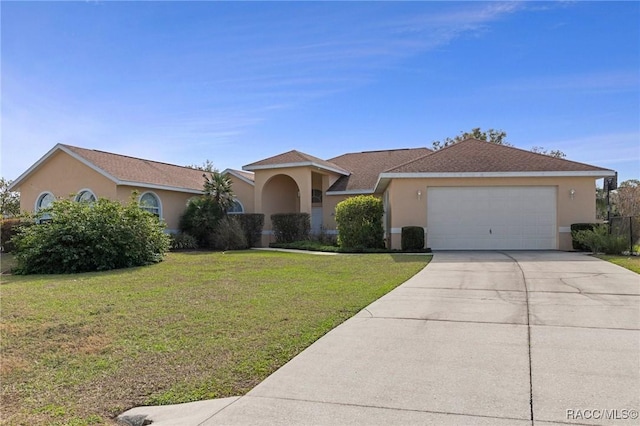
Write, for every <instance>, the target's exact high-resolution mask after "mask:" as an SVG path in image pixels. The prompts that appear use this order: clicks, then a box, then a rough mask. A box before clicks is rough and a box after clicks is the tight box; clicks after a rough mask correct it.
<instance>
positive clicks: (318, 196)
mask: <svg viewBox="0 0 640 426" xmlns="http://www.w3.org/2000/svg"><path fill="white" fill-rule="evenodd" d="M311 202H312V203H322V190H321V189H312V190H311Z"/></svg>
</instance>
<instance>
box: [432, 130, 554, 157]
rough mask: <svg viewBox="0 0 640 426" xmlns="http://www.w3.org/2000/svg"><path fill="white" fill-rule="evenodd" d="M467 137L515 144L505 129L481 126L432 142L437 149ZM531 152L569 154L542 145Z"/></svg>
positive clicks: (435, 149)
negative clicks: (510, 140)
mask: <svg viewBox="0 0 640 426" xmlns="http://www.w3.org/2000/svg"><path fill="white" fill-rule="evenodd" d="M465 139H478V140H481V141H485V142H491V143H495V144H497V145H504V146H513V145H512V144H510V143H509V142H507V132H505V131H504V130H496V129H489V130H487V131H483V130H482V129H481V128H480V127H474V128H473V129H471V131H469V132H460V134H459V135H458V136H456V137H454V138H446V139H445V140H443V141H433V142H432V143H431V145H432V147H433V150H434V151H437V150H439V149H442V148H444V147H447V146H450V145H453V144H456V143H458V142H462V141H463V140H465ZM531 152H535V153H538V154H544V155H548V156H550V157H555V158H565V157H566V156H567V155H566V154H565V153H564V152H562V151H560V150H557V149H552V150H547V149H545V148H544V147H542V146H534V147H533V148H531Z"/></svg>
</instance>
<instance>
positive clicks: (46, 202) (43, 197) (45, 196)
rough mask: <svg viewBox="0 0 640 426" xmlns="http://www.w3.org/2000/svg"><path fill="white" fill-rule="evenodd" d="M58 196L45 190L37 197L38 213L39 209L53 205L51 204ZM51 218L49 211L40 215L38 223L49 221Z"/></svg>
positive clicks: (36, 209)
mask: <svg viewBox="0 0 640 426" xmlns="http://www.w3.org/2000/svg"><path fill="white" fill-rule="evenodd" d="M55 199H56V197H54V195H53V194H52V193H50V192H43V193H42V194H40V195H39V196H38V198H36V208H35V211H36V213H37V212H38V211H39V210H42V209H46V208H47V207H51V204H52V203H53V202H54V201H55ZM50 220H51V215H50V214H49V213H46V214H42V215H40V216H39V217H38V223H42V222H48V221H50Z"/></svg>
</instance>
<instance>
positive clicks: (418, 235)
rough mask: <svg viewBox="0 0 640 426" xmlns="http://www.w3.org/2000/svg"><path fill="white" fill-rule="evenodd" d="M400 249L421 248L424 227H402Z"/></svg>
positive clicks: (422, 245) (422, 246)
mask: <svg viewBox="0 0 640 426" xmlns="http://www.w3.org/2000/svg"><path fill="white" fill-rule="evenodd" d="M401 241H402V243H401V244H402V250H403V251H405V250H421V249H423V248H424V228H423V227H421V226H403V227H402V239H401Z"/></svg>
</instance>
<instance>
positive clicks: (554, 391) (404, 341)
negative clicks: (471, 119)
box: [123, 252, 640, 425]
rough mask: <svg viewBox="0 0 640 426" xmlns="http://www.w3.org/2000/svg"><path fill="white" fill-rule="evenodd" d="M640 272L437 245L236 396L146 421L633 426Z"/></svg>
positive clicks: (638, 380)
mask: <svg viewBox="0 0 640 426" xmlns="http://www.w3.org/2000/svg"><path fill="white" fill-rule="evenodd" d="M638 409H640V276H639V275H637V274H635V273H633V272H630V271H627V270H625V269H623V268H621V267H618V266H615V265H612V264H610V263H608V262H604V261H601V260H598V259H595V258H592V257H590V256H587V255H583V254H576V253H563V252H504V253H502V252H440V253H436V254H435V255H434V259H433V261H432V262H431V263H430V264H429V266H428V267H426V268H425V269H424V270H422V271H421V272H420V273H418V274H417V275H416V276H414V277H413V278H411V279H410V280H409V281H407V282H406V283H404V284H403V285H401V286H400V287H398V288H397V289H395V290H394V291H392V292H391V293H389V294H387V295H386V296H384V297H382V298H381V299H379V300H377V301H375V302H374V303H372V304H371V305H369V306H368V307H367V308H366V309H364V310H363V311H361V312H360V313H359V314H358V315H356V316H355V317H353V318H351V319H349V320H348V321H346V322H345V323H343V324H342V325H340V326H339V327H337V328H336V329H334V330H332V331H331V332H330V333H328V334H327V335H325V336H324V337H322V338H321V339H319V340H318V341H317V342H316V343H314V344H313V345H312V346H311V347H309V348H308V349H306V350H305V351H303V352H302V353H301V354H300V355H298V356H297V357H296V358H294V359H293V360H291V361H290V362H289V363H288V364H286V365H285V366H283V367H282V368H281V369H279V370H278V371H276V372H275V373H274V374H272V375H271V376H269V377H268V378H267V379H266V380H265V381H263V382H262V383H260V384H259V385H258V386H256V387H255V388H254V389H253V390H252V391H251V392H249V393H248V394H247V395H246V396H244V397H239V398H225V399H220V400H212V401H201V402H195V403H191V404H183V405H176V406H165V407H138V408H134V409H132V410H129V411H128V412H126V413H124V414H123V416H135V415H138V416H140V417H138V419H139V420H141V419H142V418H145V417H146V419H147V420H151V421H153V424H154V425H246V424H264V425H301V424H318V425H337V424H340V425H342V424H354V425H355V424H361V425H376V424H379V425H391V424H397V425H407V424H434V425H435V424H437V425H442V424H444V425H449V424H450V425H459V424H463V425H532V424H539V425H554V424H567V423H572V424H630V425H631V424H634V425H635V424H640V421H639V420H638V419H637V414H638V411H637V410H638Z"/></svg>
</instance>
